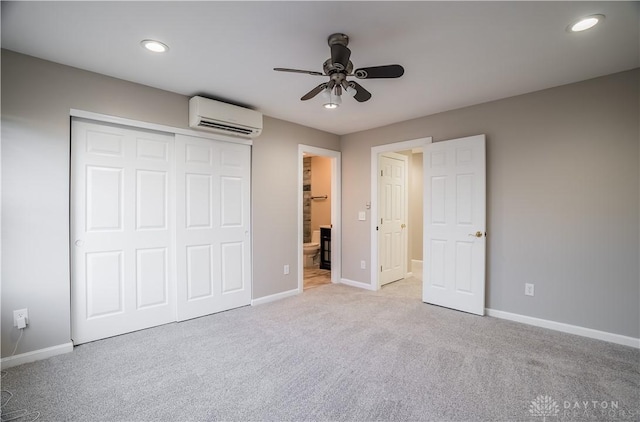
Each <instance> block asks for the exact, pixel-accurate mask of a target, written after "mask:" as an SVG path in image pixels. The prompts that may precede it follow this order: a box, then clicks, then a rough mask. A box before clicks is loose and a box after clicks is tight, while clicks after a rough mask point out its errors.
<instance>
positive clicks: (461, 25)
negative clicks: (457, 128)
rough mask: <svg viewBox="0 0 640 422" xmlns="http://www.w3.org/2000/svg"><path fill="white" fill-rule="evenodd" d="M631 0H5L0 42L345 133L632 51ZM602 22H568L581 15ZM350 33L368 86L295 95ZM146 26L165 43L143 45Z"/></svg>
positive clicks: (639, 39)
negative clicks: (332, 100) (337, 100)
mask: <svg viewBox="0 0 640 422" xmlns="http://www.w3.org/2000/svg"><path fill="white" fill-rule="evenodd" d="M639 4H640V3H639V2H453V1H449V2H417V1H414V2H393V1H389V2H326V1H320V2H179V1H175V2H7V1H3V2H2V47H3V48H6V49H9V50H13V51H17V52H20V53H24V54H28V55H31V56H36V57H41V58H44V59H47V60H51V61H54V62H58V63H63V64H66V65H69V66H74V67H78V68H81V69H87V70H90V71H94V72H99V73H102V74H106V75H110V76H114V77H117V78H121V79H126V80H129V81H133V82H137V83H140V84H144V85H149V86H153V87H157V88H161V89H165V90H168V91H173V92H177V93H180V94H184V95H188V96H192V95H195V94H199V95H205V96H209V97H212V98H217V99H220V100H225V101H228V102H232V103H235V104H239V105H245V106H248V107H251V108H255V109H257V110H260V111H261V112H263V113H264V114H266V115H269V116H273V117H277V118H280V119H284V120H289V121H292V122H296V123H300V124H302V125H306V126H310V127H314V128H317V129H321V130H325V131H327V132H332V133H336V134H345V133H351V132H356V131H359V130H364V129H369V128H373V127H378V126H383V125H386V124H389V123H393V122H398V121H403V120H407V119H411V118H415V117H419V116H425V115H429V114H434V113H438V112H441V111H445V110H451V109H455V108H459V107H464V106H468V105H472V104H478V103H482V102H486V101H490V100H495V99H499V98H505V97H510V96H513V95H518V94H523V93H527V92H531V91H536V90H540V89H544V88H549V87H553V86H558V85H563V84H567V83H571V82H576V81H580V80H585V79H589V78H593V77H597V76H601V75H606V74H609V73H615V72H619V71H623V70H628V69H632V68H635V67H638V66H639V65H640V59H639V57H640V35H639V29H638V28H639V27H640V25H639V17H640V6H639ZM595 13H600V14H604V15H605V16H606V19H605V20H604V22H603V23H602V24H600V25H598V26H597V27H596V28H594V29H592V30H590V31H586V32H584V33H574V34H571V33H568V32H567V31H566V30H565V28H566V27H567V25H569V24H570V23H571V22H572V21H574V20H576V19H577V18H580V17H582V16H585V15H590V14H595ZM334 32H343V33H345V34H347V35H349V37H350V39H351V41H350V43H349V48H351V50H352V56H351V60H352V61H353V63H354V65H355V67H356V68H358V67H367V66H375V65H384V64H393V63H398V64H401V65H403V66H404V68H405V75H404V76H403V77H402V78H400V79H387V80H385V79H378V80H361V81H359V82H360V83H361V85H362V86H364V87H365V88H367V89H368V90H369V91H370V92H371V93H372V94H373V98H372V99H371V100H370V101H368V102H366V103H357V102H356V101H355V100H353V99H352V98H348V97H347V98H344V101H343V104H342V106H341V107H340V108H338V109H336V110H326V109H324V108H323V107H322V105H321V104H322V103H321V100H320V97H316V98H315V99H312V100H309V101H305V102H302V101H300V97H301V96H302V95H304V94H305V93H306V92H307V91H309V90H310V89H311V88H313V87H314V86H316V85H318V84H319V83H321V82H323V81H325V79H326V78H325V77H320V76H310V75H303V74H293V73H281V72H274V71H273V70H272V69H273V68H274V67H290V68H297V69H306V70H316V71H322V63H323V62H324V61H325V60H326V59H327V58H328V57H329V47H328V45H327V37H328V36H329V35H330V34H332V33H334ZM146 38H152V39H157V40H160V41H162V42H164V43H166V44H168V45H169V47H170V50H169V52H168V53H167V54H164V55H157V54H153V53H150V52H147V51H145V50H143V49H142V48H141V47H140V44H139V43H140V41H141V40H143V39H146Z"/></svg>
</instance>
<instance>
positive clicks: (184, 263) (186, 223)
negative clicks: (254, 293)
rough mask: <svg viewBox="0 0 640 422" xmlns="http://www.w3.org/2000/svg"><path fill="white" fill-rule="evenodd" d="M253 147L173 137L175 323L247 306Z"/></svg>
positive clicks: (249, 282)
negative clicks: (175, 273) (175, 198)
mask: <svg viewBox="0 0 640 422" xmlns="http://www.w3.org/2000/svg"><path fill="white" fill-rule="evenodd" d="M250 166H251V147H250V146H248V145H239V144H232V143H227V142H218V141H212V140H208V139H202V138H196V137H192V136H184V135H176V173H177V185H178V189H177V204H178V212H177V215H178V218H177V232H176V234H177V236H176V240H177V268H178V275H177V278H178V304H177V306H178V307H177V315H178V320H179V321H181V320H185V319H189V318H195V317H199V316H202V315H207V314H211V313H214V312H219V311H223V310H227V309H231V308H236V307H239V306H244V305H248V304H249V303H250V302H251V243H250V242H251V237H250V230H251V227H250V220H251V214H250V200H251V198H250V182H251V181H250V172H251V168H250Z"/></svg>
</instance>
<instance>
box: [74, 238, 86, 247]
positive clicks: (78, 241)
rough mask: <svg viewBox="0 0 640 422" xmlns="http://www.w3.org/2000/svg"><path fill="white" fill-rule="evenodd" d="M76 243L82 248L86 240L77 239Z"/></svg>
mask: <svg viewBox="0 0 640 422" xmlns="http://www.w3.org/2000/svg"><path fill="white" fill-rule="evenodd" d="M75 245H76V246H77V247H79V248H80V247H82V246H83V245H84V242H83V241H82V240H76V241H75Z"/></svg>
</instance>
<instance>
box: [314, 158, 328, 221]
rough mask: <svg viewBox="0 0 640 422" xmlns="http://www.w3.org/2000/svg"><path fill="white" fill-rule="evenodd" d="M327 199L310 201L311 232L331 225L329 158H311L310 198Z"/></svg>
mask: <svg viewBox="0 0 640 422" xmlns="http://www.w3.org/2000/svg"><path fill="white" fill-rule="evenodd" d="M324 195H327V199H314V200H312V201H311V231H312V232H313V231H314V230H320V226H322V225H329V224H331V158H328V157H311V196H324Z"/></svg>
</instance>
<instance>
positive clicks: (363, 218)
mask: <svg viewBox="0 0 640 422" xmlns="http://www.w3.org/2000/svg"><path fill="white" fill-rule="evenodd" d="M366 219H367V213H366V212H365V211H360V212H359V213H358V220H360V221H366Z"/></svg>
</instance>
